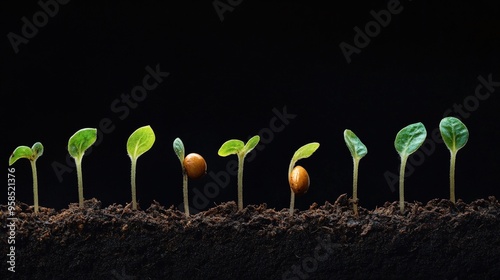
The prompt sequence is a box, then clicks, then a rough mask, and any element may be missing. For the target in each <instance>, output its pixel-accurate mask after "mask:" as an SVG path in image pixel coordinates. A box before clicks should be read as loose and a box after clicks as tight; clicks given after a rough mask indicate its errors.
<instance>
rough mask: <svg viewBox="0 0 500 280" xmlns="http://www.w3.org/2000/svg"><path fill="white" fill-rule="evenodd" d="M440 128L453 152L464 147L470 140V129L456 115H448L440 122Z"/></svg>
mask: <svg viewBox="0 0 500 280" xmlns="http://www.w3.org/2000/svg"><path fill="white" fill-rule="evenodd" d="M439 130H440V131H441V137H443V140H444V143H445V144H446V146H447V147H448V149H450V151H452V152H456V151H458V150H459V149H461V148H463V147H464V146H465V144H467V141H468V140H469V130H468V129H467V127H466V126H465V124H464V123H462V121H460V120H459V119H457V118H455V117H446V118H443V119H442V120H441V122H440V123H439Z"/></svg>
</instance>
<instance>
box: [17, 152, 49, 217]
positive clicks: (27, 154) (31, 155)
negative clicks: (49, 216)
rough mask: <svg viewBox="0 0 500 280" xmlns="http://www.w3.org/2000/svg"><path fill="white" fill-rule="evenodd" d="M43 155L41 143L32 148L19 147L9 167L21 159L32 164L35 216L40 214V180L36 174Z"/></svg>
mask: <svg viewBox="0 0 500 280" xmlns="http://www.w3.org/2000/svg"><path fill="white" fill-rule="evenodd" d="M42 154H43V145H42V143H40V142H36V143H35V144H33V146H32V147H31V148H30V147H28V146H19V147H17V148H16V149H15V150H14V152H13V153H12V155H10V158H9V166H11V165H12V164H14V162H16V161H17V160H18V159H20V158H27V159H29V161H30V163H31V172H32V175H33V202H34V208H35V214H38V208H39V207H38V179H37V172H36V160H37V159H38V158H39V157H40V156H41V155H42Z"/></svg>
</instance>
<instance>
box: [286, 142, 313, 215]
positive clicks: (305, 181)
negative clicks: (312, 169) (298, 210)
mask: <svg viewBox="0 0 500 280" xmlns="http://www.w3.org/2000/svg"><path fill="white" fill-rule="evenodd" d="M318 148H319V143H317V142H311V143H309V144H305V145H304V146H302V147H300V148H299V149H298V150H297V151H295V153H294V154H293V157H292V159H291V160H290V165H289V166H288V183H289V184H290V216H293V211H294V208H295V195H296V194H297V195H302V194H304V193H306V192H307V190H308V189H309V183H310V180H309V174H308V173H307V171H306V170H305V169H304V168H303V167H302V166H300V165H298V166H295V164H296V163H297V161H299V160H300V159H304V158H308V157H310V156H311V155H312V154H313V153H314V152H315V151H316V150H317V149H318Z"/></svg>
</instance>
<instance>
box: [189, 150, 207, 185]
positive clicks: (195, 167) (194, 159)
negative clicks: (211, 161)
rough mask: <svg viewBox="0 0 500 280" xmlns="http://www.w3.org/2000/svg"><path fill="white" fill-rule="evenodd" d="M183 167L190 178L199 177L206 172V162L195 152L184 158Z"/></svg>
mask: <svg viewBox="0 0 500 280" xmlns="http://www.w3.org/2000/svg"><path fill="white" fill-rule="evenodd" d="M184 168H185V169H186V173H187V175H188V177H189V178H190V179H199V178H201V177H203V175H205V174H207V163H206V162H205V159H203V157H202V156H200V155H199V154H197V153H190V154H189V155H187V156H186V157H185V158H184Z"/></svg>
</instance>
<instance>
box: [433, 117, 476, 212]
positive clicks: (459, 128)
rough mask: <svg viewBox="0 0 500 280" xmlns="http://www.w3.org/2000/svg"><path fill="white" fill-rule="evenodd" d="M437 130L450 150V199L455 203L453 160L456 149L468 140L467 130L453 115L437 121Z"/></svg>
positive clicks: (455, 156) (455, 155) (455, 157)
mask: <svg viewBox="0 0 500 280" xmlns="http://www.w3.org/2000/svg"><path fill="white" fill-rule="evenodd" d="M439 130H440V132H441V137H442V138H443V141H444V143H445V144H446V147H448V150H450V200H451V201H452V202H453V203H455V161H456V159H457V153H458V150H460V149H461V148H463V147H464V146H465V144H467V141H468V140H469V130H468V129H467V127H466V126H465V124H464V123H463V122H462V121H460V120H459V119H457V118H455V117H445V118H443V119H442V120H441V122H440V123H439Z"/></svg>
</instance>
